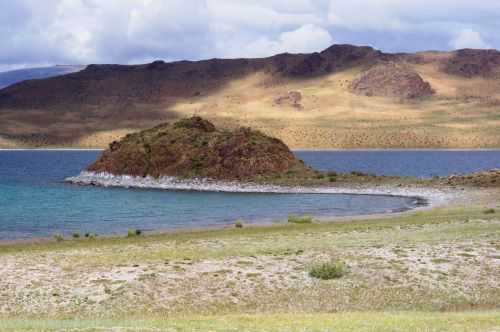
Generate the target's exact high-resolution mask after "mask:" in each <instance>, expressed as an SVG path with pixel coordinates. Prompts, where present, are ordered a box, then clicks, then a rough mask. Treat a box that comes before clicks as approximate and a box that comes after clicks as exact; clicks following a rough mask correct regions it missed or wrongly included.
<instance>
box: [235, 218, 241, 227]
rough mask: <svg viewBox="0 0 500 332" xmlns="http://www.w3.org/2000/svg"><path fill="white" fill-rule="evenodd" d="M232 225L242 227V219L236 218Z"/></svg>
mask: <svg viewBox="0 0 500 332" xmlns="http://www.w3.org/2000/svg"><path fill="white" fill-rule="evenodd" d="M234 227H236V228H243V220H241V219H238V220H236V222H235V223H234Z"/></svg>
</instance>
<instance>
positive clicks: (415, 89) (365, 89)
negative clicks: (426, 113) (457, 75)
mask: <svg viewBox="0 0 500 332" xmlns="http://www.w3.org/2000/svg"><path fill="white" fill-rule="evenodd" d="M351 90H352V91H353V92H354V93H356V94H361V95H365V96H381V97H398V98H403V99H416V98H425V97H428V96H430V95H432V94H433V92H434V91H433V90H432V88H431V85H430V84H429V83H428V82H425V81H424V80H423V79H422V77H420V75H419V74H418V73H417V72H416V71H414V70H412V69H411V68H410V67H409V66H407V65H403V64H398V63H394V62H383V63H380V64H377V65H375V66H373V67H372V68H370V69H368V70H366V71H364V72H363V73H361V74H360V75H359V77H357V78H356V79H355V80H354V81H353V82H352V84H351Z"/></svg>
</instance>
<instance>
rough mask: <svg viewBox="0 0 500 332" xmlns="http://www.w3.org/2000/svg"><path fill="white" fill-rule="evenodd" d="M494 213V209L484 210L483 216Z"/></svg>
mask: <svg viewBox="0 0 500 332" xmlns="http://www.w3.org/2000/svg"><path fill="white" fill-rule="evenodd" d="M495 212H496V211H495V209H486V210H484V211H483V213H484V214H493V213H495Z"/></svg>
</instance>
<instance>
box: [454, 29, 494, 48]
mask: <svg viewBox="0 0 500 332" xmlns="http://www.w3.org/2000/svg"><path fill="white" fill-rule="evenodd" d="M450 46H451V47H452V48H454V49H461V48H491V46H490V45H489V44H488V43H486V42H485V41H484V40H483V37H482V36H481V34H480V33H479V32H477V31H474V30H472V29H462V30H461V31H460V32H459V33H458V34H457V35H456V36H455V37H454V38H453V39H452V40H451V41H450Z"/></svg>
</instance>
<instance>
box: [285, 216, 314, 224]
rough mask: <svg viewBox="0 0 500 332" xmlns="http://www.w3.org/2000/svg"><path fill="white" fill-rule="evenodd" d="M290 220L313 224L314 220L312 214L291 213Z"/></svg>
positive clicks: (294, 222) (296, 222) (297, 222)
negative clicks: (298, 214)
mask: <svg viewBox="0 0 500 332" xmlns="http://www.w3.org/2000/svg"><path fill="white" fill-rule="evenodd" d="M288 222H289V223H292V224H311V223H312V222H313V218H312V217H311V216H301V217H300V216H296V215H293V214H291V215H289V216H288Z"/></svg>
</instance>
